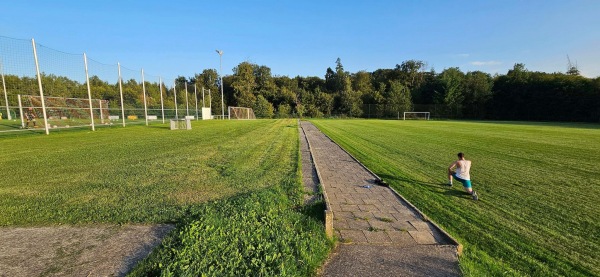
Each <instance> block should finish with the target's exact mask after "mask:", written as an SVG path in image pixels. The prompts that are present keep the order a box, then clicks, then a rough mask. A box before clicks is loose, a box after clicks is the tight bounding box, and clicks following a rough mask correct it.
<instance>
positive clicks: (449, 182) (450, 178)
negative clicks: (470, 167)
mask: <svg viewBox="0 0 600 277" xmlns="http://www.w3.org/2000/svg"><path fill="white" fill-rule="evenodd" d="M452 174H453V172H452V171H450V170H448V184H449V185H452Z"/></svg>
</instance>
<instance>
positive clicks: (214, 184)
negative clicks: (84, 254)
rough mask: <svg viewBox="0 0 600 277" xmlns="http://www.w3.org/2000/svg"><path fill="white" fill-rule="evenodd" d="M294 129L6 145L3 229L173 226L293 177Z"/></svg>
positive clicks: (243, 128)
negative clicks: (192, 209) (213, 203)
mask: <svg viewBox="0 0 600 277" xmlns="http://www.w3.org/2000/svg"><path fill="white" fill-rule="evenodd" d="M296 126H297V124H296V122H294V121H292V120H289V121H283V120H282V121H270V120H256V121H199V122H194V125H193V129H192V130H189V131H186V130H178V131H170V130H169V129H168V127H167V125H153V126H150V127H146V126H131V127H126V128H122V127H110V128H98V129H97V131H95V132H91V131H89V130H82V129H78V130H74V129H72V130H61V131H58V132H55V133H52V134H51V135H49V136H46V135H44V134H43V133H27V134H24V133H19V134H16V135H10V136H8V135H6V136H2V137H0V148H1V149H2V158H1V160H0V168H2V178H1V179H2V182H1V183H0V226H7V225H40V224H57V223H90V222H116V223H119V222H173V221H176V220H177V219H178V218H180V217H181V216H182V215H183V214H184V213H185V210H186V209H187V206H189V205H194V204H198V203H202V202H206V201H208V200H213V199H219V198H223V197H228V196H232V195H235V194H238V193H245V192H248V191H253V190H257V189H261V188H264V187H268V186H271V185H274V184H279V183H281V181H282V180H284V179H285V178H287V176H289V175H290V174H292V175H293V174H296V172H295V168H296V167H297V161H296V160H295V157H296V156H297V153H296V151H297V149H298V146H297V145H296V144H295V143H293V142H295V141H297V139H298V131H297V129H296Z"/></svg>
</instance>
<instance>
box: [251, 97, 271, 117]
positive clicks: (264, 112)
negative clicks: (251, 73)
mask: <svg viewBox="0 0 600 277" xmlns="http://www.w3.org/2000/svg"><path fill="white" fill-rule="evenodd" d="M252 109H253V110H254V115H256V117H258V118H271V117H273V115H274V114H275V112H274V109H273V104H271V103H270V102H269V101H267V99H265V98H264V97H263V96H262V95H259V96H258V97H256V102H254V105H253V106H252Z"/></svg>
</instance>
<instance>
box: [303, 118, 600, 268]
mask: <svg viewBox="0 0 600 277" xmlns="http://www.w3.org/2000/svg"><path fill="white" fill-rule="evenodd" d="M312 122H313V123H314V124H315V125H317V126H318V127H319V129H321V130H322V131H323V132H324V133H326V134H327V135H329V136H330V137H331V138H332V139H333V140H335V141H336V142H337V143H339V144H340V145H341V146H342V147H344V148H345V149H346V150H348V151H349V152H350V153H352V154H353V155H354V156H355V157H356V158H357V159H359V160H360V161H361V162H363V163H364V164H365V165H366V166H367V167H369V168H370V169H371V170H372V171H373V172H375V173H376V174H378V175H379V176H380V177H382V178H383V179H384V180H386V182H387V183H389V184H390V185H391V186H393V187H394V188H395V189H396V190H397V191H398V192H399V193H400V194H402V195H403V196H404V197H406V198H407V199H408V200H409V201H410V202H411V203H413V204H414V205H415V206H417V207H418V208H419V209H420V210H421V211H423V212H424V213H425V214H427V215H428V216H429V217H431V218H432V219H433V220H434V221H435V222H436V223H438V224H440V225H441V226H442V227H443V228H444V229H445V230H447V231H448V232H449V233H450V234H452V235H453V236H454V237H456V238H457V239H458V240H459V241H460V242H461V243H462V244H463V245H464V246H465V248H464V255H463V256H462V257H461V259H460V265H461V269H462V270H463V272H464V273H465V275H467V276H598V275H600V255H599V254H598V253H600V221H598V218H600V211H599V210H598V209H597V208H596V206H597V205H598V203H600V173H599V172H600V163H599V162H598V161H600V144H599V143H598V141H599V138H600V127H599V126H598V125H594V124H562V123H560V124H552V123H519V122H513V123H511V122H457V121H444V122H441V121H382V120H313V121H312ZM461 151H462V152H465V153H466V156H467V158H468V159H470V160H472V161H473V166H472V170H471V174H472V181H473V186H474V189H475V190H476V191H478V192H479V194H480V201H478V202H475V201H472V200H471V199H470V197H469V196H468V195H466V194H465V193H464V192H463V189H462V187H461V186H460V184H458V185H456V184H455V186H454V187H452V188H448V187H445V186H444V185H443V184H444V183H445V182H447V179H446V168H447V167H448V165H449V164H450V163H451V162H452V161H454V160H455V159H456V153H458V152H461Z"/></svg>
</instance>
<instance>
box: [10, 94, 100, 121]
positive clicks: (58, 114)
mask: <svg viewBox="0 0 600 277" xmlns="http://www.w3.org/2000/svg"><path fill="white" fill-rule="evenodd" d="M18 100H19V113H20V115H21V126H22V127H23V128H43V127H45V126H44V122H45V121H47V122H48V128H69V127H77V126H90V124H92V122H94V124H95V125H97V124H106V125H109V124H111V123H110V118H109V112H108V111H109V106H108V100H101V99H91V104H92V107H91V109H90V99H86V98H67V97H52V96H44V101H43V104H42V98H41V97H40V96H35V95H18ZM44 108H45V109H46V117H47V118H46V119H47V120H44V115H43V114H44V113H43V109H44ZM91 116H93V117H94V120H92V118H91Z"/></svg>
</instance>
